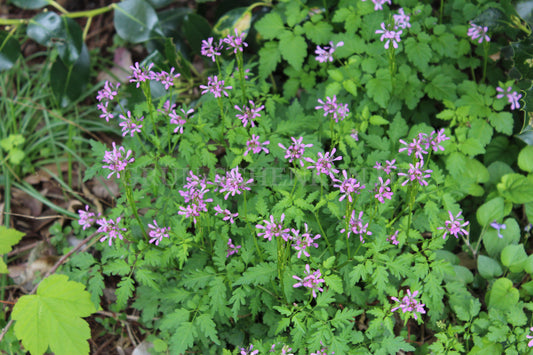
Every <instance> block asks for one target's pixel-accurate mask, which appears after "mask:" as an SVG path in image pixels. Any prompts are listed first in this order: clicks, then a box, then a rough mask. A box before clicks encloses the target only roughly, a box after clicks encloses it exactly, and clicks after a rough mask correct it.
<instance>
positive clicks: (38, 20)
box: [26, 12, 64, 47]
mask: <svg viewBox="0 0 533 355" xmlns="http://www.w3.org/2000/svg"><path fill="white" fill-rule="evenodd" d="M26 33H27V34H28V37H30V38H31V39H33V40H34V41H35V42H37V43H39V44H42V45H43V46H47V47H49V46H51V45H52V44H53V42H54V41H55V40H56V39H58V38H63V37H64V31H63V22H62V21H61V17H60V16H59V15H58V14H56V13H55V12H42V13H40V14H38V15H37V16H35V17H34V18H33V19H31V20H30V23H29V24H28V29H27V30H26Z"/></svg>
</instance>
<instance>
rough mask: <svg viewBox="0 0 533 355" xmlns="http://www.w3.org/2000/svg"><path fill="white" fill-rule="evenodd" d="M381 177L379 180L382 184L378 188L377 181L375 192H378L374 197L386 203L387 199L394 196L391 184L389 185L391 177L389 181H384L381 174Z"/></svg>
mask: <svg viewBox="0 0 533 355" xmlns="http://www.w3.org/2000/svg"><path fill="white" fill-rule="evenodd" d="M378 179H379V182H380V186H379V188H378V184H377V183H376V188H375V190H374V191H375V192H376V194H375V195H374V197H375V198H376V199H377V200H378V201H379V202H381V203H385V199H384V198H386V199H389V200H390V199H391V198H392V195H393V193H392V192H391V189H390V187H389V186H387V185H388V184H389V183H390V179H387V181H385V182H383V178H382V177H381V176H380V177H378Z"/></svg>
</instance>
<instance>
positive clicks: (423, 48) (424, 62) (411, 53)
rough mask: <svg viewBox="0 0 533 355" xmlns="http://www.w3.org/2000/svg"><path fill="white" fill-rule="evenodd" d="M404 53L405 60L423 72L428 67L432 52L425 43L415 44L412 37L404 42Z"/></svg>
mask: <svg viewBox="0 0 533 355" xmlns="http://www.w3.org/2000/svg"><path fill="white" fill-rule="evenodd" d="M405 52H406V53H407V58H409V61H410V62H411V63H413V64H414V65H415V66H416V67H417V68H419V69H420V70H421V71H425V70H426V69H427V67H428V64H429V61H430V60H431V56H432V54H433V52H432V51H431V48H430V47H429V46H428V44H427V43H425V42H417V41H416V40H415V39H414V38H413V37H409V38H407V39H406V40H405Z"/></svg>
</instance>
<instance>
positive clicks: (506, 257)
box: [501, 244, 527, 272]
mask: <svg viewBox="0 0 533 355" xmlns="http://www.w3.org/2000/svg"><path fill="white" fill-rule="evenodd" d="M526 260H527V254H526V251H525V250H524V245H523V244H518V245H516V244H511V245H508V246H506V247H505V248H503V250H502V255H501V261H502V264H503V265H504V266H506V267H508V268H509V270H510V271H511V272H520V271H522V270H523V269H524V263H525V262H526Z"/></svg>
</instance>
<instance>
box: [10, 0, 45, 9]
mask: <svg viewBox="0 0 533 355" xmlns="http://www.w3.org/2000/svg"><path fill="white" fill-rule="evenodd" d="M11 3H12V4H13V5H15V6H18V7H21V8H23V9H30V10H35V9H40V8H41V7H45V6H46V5H48V3H49V2H48V1H47V0H11Z"/></svg>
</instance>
